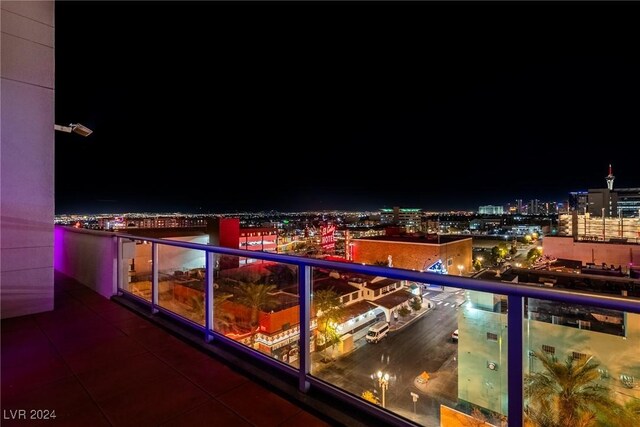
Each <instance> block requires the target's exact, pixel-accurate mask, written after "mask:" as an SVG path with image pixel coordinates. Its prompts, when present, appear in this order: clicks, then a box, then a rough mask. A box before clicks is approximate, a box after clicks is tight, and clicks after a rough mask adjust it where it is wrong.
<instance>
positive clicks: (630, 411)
mask: <svg viewBox="0 0 640 427" xmlns="http://www.w3.org/2000/svg"><path fill="white" fill-rule="evenodd" d="M524 330H525V333H524V348H523V355H524V360H523V376H524V409H525V415H524V416H525V421H526V422H528V423H529V424H528V425H531V426H542V425H564V426H567V427H573V426H577V425H579V424H578V423H579V422H580V421H581V420H587V419H592V420H593V423H592V424H590V425H602V426H631V425H635V426H637V425H640V351H638V349H640V314H635V313H628V312H623V311H617V310H610V309H604V308H599V307H595V306H585V305H572V304H568V303H560V302H555V301H550V300H542V299H533V298H529V299H525V319H524ZM550 423H551V424H550Z"/></svg>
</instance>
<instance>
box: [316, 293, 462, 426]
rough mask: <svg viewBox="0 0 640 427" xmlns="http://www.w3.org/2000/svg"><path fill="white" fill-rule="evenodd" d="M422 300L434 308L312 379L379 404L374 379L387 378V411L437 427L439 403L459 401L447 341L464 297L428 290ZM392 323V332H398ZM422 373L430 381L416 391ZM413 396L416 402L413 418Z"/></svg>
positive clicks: (452, 346)
mask: <svg viewBox="0 0 640 427" xmlns="http://www.w3.org/2000/svg"><path fill="white" fill-rule="evenodd" d="M425 296H426V298H427V299H431V300H432V301H433V303H434V308H432V309H431V310H428V311H426V312H425V313H424V314H423V315H422V316H421V317H419V318H417V319H415V320H414V321H410V322H408V323H407V324H406V325H405V326H404V327H401V328H400V329H397V330H395V331H392V332H391V333H390V334H389V335H388V337H387V338H385V339H383V340H382V341H381V342H380V343H378V344H368V343H366V342H365V341H364V339H362V340H359V341H358V342H357V343H356V346H357V348H356V349H355V350H354V351H352V352H351V353H349V354H347V355H345V356H344V357H342V358H340V359H338V360H336V361H335V362H331V363H328V364H321V363H316V364H314V368H313V373H314V375H317V376H318V377H320V378H321V379H323V380H325V381H327V382H329V383H331V384H334V385H336V386H338V387H340V388H343V389H345V390H347V391H349V392H351V393H353V394H356V395H358V396H360V395H361V394H362V392H363V391H365V390H371V391H373V392H374V393H375V395H376V396H378V397H379V398H380V399H382V391H381V390H380V387H379V385H378V380H377V378H375V379H374V378H372V374H374V373H375V372H377V371H378V370H381V371H383V372H387V373H389V375H390V377H391V379H390V380H389V388H388V390H387V392H386V396H385V397H386V399H385V400H386V407H387V408H388V409H390V410H392V411H394V412H398V413H399V414H401V415H403V416H405V417H408V418H412V419H416V420H418V421H420V423H422V424H424V425H438V424H439V422H438V418H439V415H438V414H439V405H440V403H445V404H448V405H450V406H452V405H454V404H455V402H456V401H457V361H456V359H457V344H456V343H454V342H452V341H451V333H452V332H453V331H454V330H455V329H457V318H456V317H457V307H458V305H459V304H460V303H461V302H462V301H463V298H464V295H463V294H462V291H457V292H437V291H432V290H427V291H426V292H425ZM394 323H395V322H394V321H392V322H391V326H392V329H393V328H394V327H396V326H397V325H394ZM400 323H402V320H401V322H400ZM423 371H426V372H427V373H428V374H429V375H430V377H431V378H430V380H429V381H428V382H427V384H425V385H424V386H420V384H419V383H418V385H419V386H420V387H417V386H416V383H415V379H416V377H417V376H418V375H419V374H420V373H422V372H423ZM411 392H414V393H416V394H418V395H419V396H420V397H419V399H418V402H417V404H416V415H414V413H413V410H414V409H413V408H414V407H413V400H412V398H411V394H410V393H411Z"/></svg>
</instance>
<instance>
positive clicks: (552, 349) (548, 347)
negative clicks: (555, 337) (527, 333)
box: [542, 344, 556, 355]
mask: <svg viewBox="0 0 640 427" xmlns="http://www.w3.org/2000/svg"><path fill="white" fill-rule="evenodd" d="M542 351H544V352H545V353H547V354H552V355H553V354H556V348H555V347H554V346H551V345H546V344H543V345H542Z"/></svg>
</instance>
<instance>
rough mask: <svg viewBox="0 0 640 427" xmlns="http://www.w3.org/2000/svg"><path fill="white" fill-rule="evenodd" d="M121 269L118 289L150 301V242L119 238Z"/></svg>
mask: <svg viewBox="0 0 640 427" xmlns="http://www.w3.org/2000/svg"><path fill="white" fill-rule="evenodd" d="M120 244H121V245H122V260H121V263H120V268H121V269H122V274H121V284H120V289H122V290H124V291H127V292H130V293H131V294H133V295H135V296H137V297H139V298H142V299H145V300H147V301H151V273H152V267H153V266H152V263H151V246H152V245H151V243H150V242H147V241H145V240H130V239H121V240H120Z"/></svg>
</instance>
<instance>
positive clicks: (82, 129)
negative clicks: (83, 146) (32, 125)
mask: <svg viewBox="0 0 640 427" xmlns="http://www.w3.org/2000/svg"><path fill="white" fill-rule="evenodd" d="M53 128H54V129H55V130H59V131H61V132H67V133H72V132H75V133H77V134H78V135H82V136H89V135H91V134H92V133H93V131H92V130H91V129H89V128H88V127H86V126H84V125H81V124H80V123H71V124H69V126H61V125H56V124H54V125H53Z"/></svg>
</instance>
